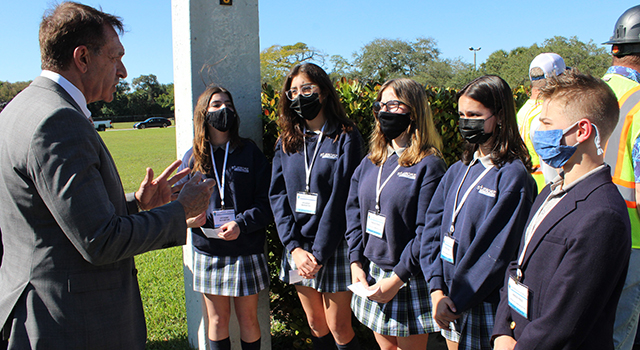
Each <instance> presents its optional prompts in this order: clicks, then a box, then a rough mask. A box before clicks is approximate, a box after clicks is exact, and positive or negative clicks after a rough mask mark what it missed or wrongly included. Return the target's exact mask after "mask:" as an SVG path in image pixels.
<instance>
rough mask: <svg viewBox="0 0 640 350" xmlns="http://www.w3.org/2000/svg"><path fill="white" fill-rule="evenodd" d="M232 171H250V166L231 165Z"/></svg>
mask: <svg viewBox="0 0 640 350" xmlns="http://www.w3.org/2000/svg"><path fill="white" fill-rule="evenodd" d="M231 170H232V171H237V172H239V173H246V174H248V173H249V168H247V167H245V166H239V165H234V166H232V167H231Z"/></svg>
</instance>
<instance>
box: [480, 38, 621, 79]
mask: <svg viewBox="0 0 640 350" xmlns="http://www.w3.org/2000/svg"><path fill="white" fill-rule="evenodd" d="M543 52H555V53H557V54H558V55H560V56H562V58H563V59H564V61H565V63H566V65H567V66H569V67H572V68H577V69H578V70H579V71H581V72H583V73H589V74H591V75H594V76H598V77H599V76H602V75H604V73H605V72H606V70H607V67H609V64H610V63H611V56H610V55H609V54H608V53H607V51H606V50H605V48H604V47H601V46H599V45H597V44H595V43H594V42H593V40H590V41H589V42H588V43H583V42H581V41H580V40H578V38H577V37H575V36H573V37H571V38H569V39H567V38H565V37H561V36H555V37H553V38H551V39H547V40H545V41H544V42H543V44H542V46H539V45H538V44H533V45H531V46H529V47H517V48H515V49H513V50H511V51H510V52H506V51H504V50H498V51H495V52H493V53H492V54H491V55H490V56H489V58H487V61H486V62H485V63H483V64H482V65H481V68H480V70H481V71H482V72H483V73H485V74H496V75H499V76H500V77H502V78H503V79H504V80H506V81H507V82H508V83H509V85H510V86H511V87H515V86H519V85H528V84H529V65H530V64H531V61H532V60H533V59H534V58H535V57H536V56H537V55H538V54H540V53H543Z"/></svg>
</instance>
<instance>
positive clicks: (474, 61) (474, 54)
mask: <svg viewBox="0 0 640 350" xmlns="http://www.w3.org/2000/svg"><path fill="white" fill-rule="evenodd" d="M480 49H482V48H481V47H479V48H477V49H474V48H473V47H470V48H469V51H473V69H474V70H478V67H477V66H476V52H478V51H480Z"/></svg>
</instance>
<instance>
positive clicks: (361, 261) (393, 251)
mask: <svg viewBox="0 0 640 350" xmlns="http://www.w3.org/2000/svg"><path fill="white" fill-rule="evenodd" d="M373 113H374V116H375V120H376V126H375V128H374V130H373V134H372V136H371V141H370V153H369V155H368V156H367V157H366V158H365V159H363V160H362V162H361V163H360V165H359V166H358V168H357V169H356V171H355V173H354V174H353V177H352V178H351V187H350V189H349V199H348V201H347V209H346V213H347V235H346V236H347V241H348V242H349V261H350V263H351V276H352V277H351V279H352V281H353V283H354V284H356V285H358V284H361V285H363V286H364V287H365V289H366V290H367V291H368V293H366V294H365V295H358V293H356V294H354V296H353V299H352V303H351V305H352V308H353V311H354V314H355V315H356V317H357V318H358V319H359V320H360V322H362V323H363V324H364V325H366V326H367V327H369V328H370V329H371V330H373V331H374V334H375V337H376V341H377V342H378V344H379V345H380V347H381V349H383V350H387V349H397V348H401V349H425V347H426V345H427V340H428V336H429V334H428V333H429V332H434V331H436V330H437V329H438V328H437V326H436V325H435V323H434V322H433V319H432V316H431V304H430V302H429V289H428V286H427V282H426V281H425V279H424V276H423V274H422V271H421V269H420V264H419V261H418V257H419V250H420V242H419V240H418V241H417V242H416V241H415V240H414V238H415V237H416V236H415V235H416V225H417V220H421V219H424V215H425V212H426V210H427V206H428V205H429V202H430V201H431V196H432V194H433V192H434V191H435V189H436V187H437V186H438V183H439V182H440V178H442V176H443V175H444V173H445V170H446V167H445V163H444V161H443V160H442V158H441V154H440V150H439V149H440V148H442V139H441V138H440V135H439V134H438V133H437V131H436V128H435V125H434V122H433V118H432V116H431V108H430V107H429V103H428V102H427V96H426V94H425V90H424V87H423V86H421V85H420V84H418V83H417V82H415V81H413V80H411V79H406V78H405V79H394V80H389V81H387V82H386V83H384V84H383V85H382V87H381V88H380V92H379V93H378V97H377V99H376V102H375V103H374V105H373ZM369 294H370V295H369ZM367 295H368V297H367Z"/></svg>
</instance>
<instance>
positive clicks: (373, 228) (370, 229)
mask: <svg viewBox="0 0 640 350" xmlns="http://www.w3.org/2000/svg"><path fill="white" fill-rule="evenodd" d="M386 220H387V218H386V217H385V216H384V215H381V214H376V212H374V211H371V210H369V213H368V214H367V230H366V232H367V233H368V234H370V235H372V236H375V237H378V238H380V239H382V235H383V234H384V222H385V221H386Z"/></svg>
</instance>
